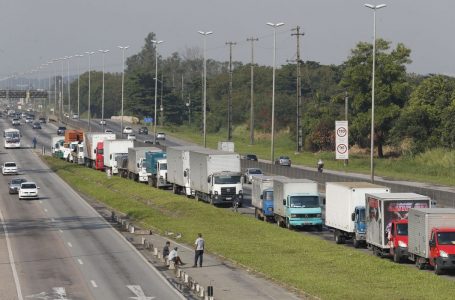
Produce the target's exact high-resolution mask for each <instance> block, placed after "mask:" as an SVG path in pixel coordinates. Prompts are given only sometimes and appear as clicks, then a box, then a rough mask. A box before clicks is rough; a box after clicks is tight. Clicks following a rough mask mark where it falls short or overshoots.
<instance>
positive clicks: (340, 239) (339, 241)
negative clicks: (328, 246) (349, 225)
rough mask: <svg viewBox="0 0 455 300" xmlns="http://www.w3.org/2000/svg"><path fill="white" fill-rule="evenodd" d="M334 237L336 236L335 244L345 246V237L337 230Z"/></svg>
mask: <svg viewBox="0 0 455 300" xmlns="http://www.w3.org/2000/svg"><path fill="white" fill-rule="evenodd" d="M333 235H334V239H335V243H337V244H343V243H344V238H343V235H341V234H340V232H339V231H338V230H335V232H334V233H333Z"/></svg>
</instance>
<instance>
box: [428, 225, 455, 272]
mask: <svg viewBox="0 0 455 300" xmlns="http://www.w3.org/2000/svg"><path fill="white" fill-rule="evenodd" d="M429 246H430V257H429V263H430V266H432V267H433V268H434V271H435V273H436V274H438V275H440V274H442V273H443V272H444V271H445V270H450V269H452V270H453V269H455V228H447V227H441V228H433V229H432V230H431V237H430V241H429Z"/></svg>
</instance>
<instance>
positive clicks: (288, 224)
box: [286, 218, 292, 229]
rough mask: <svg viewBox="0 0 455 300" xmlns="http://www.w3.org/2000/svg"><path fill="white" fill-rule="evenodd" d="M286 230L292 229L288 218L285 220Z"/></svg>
mask: <svg viewBox="0 0 455 300" xmlns="http://www.w3.org/2000/svg"><path fill="white" fill-rule="evenodd" d="M286 228H287V229H292V225H291V223H290V222H289V219H288V218H286Z"/></svg>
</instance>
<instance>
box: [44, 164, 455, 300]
mask: <svg viewBox="0 0 455 300" xmlns="http://www.w3.org/2000/svg"><path fill="white" fill-rule="evenodd" d="M45 161H46V162H47V163H48V165H50V166H51V168H52V169H53V170H54V171H55V172H57V174H58V175H60V176H61V177H62V178H63V179H64V180H66V181H67V182H68V183H69V184H70V185H71V186H73V187H74V188H75V189H76V190H78V191H80V192H82V193H83V194H85V195H87V196H89V197H92V198H95V199H97V200H99V201H102V202H104V203H105V204H106V205H108V206H109V207H111V208H114V209H115V210H118V211H121V212H123V213H126V214H128V215H129V216H131V217H132V218H134V219H135V220H137V221H138V222H140V223H141V224H142V226H144V227H147V228H153V229H155V230H158V231H160V232H163V231H165V230H170V231H172V232H181V233H182V235H183V237H182V240H183V241H184V242H187V243H192V242H193V239H194V237H195V236H196V234H197V233H198V232H202V233H203V234H204V237H205V239H206V242H207V249H208V251H210V252H212V253H216V254H218V255H221V256H223V257H226V258H228V259H230V260H232V261H235V262H237V263H239V264H241V265H244V266H246V267H248V268H250V269H252V270H255V271H257V272H260V273H262V274H264V275H265V276H267V277H269V278H272V279H274V280H276V281H278V282H281V283H285V284H286V285H290V286H293V287H295V288H297V289H299V290H301V291H305V292H306V293H308V294H310V295H313V296H317V297H321V298H323V299H366V298H369V299H436V298H438V299H453V295H454V294H455V284H454V282H453V281H449V280H446V279H443V278H438V277H437V276H436V275H434V274H433V273H429V272H424V271H418V270H417V269H414V268H409V267H408V266H403V265H399V264H395V263H393V262H391V261H390V260H387V259H379V258H376V257H372V256H370V255H368V254H366V253H363V252H361V251H358V250H355V249H352V248H349V247H345V246H340V245H336V244H335V243H332V242H328V241H324V240H322V239H320V238H318V237H314V236H311V235H306V234H301V233H298V232H294V231H290V230H287V229H283V228H278V227H277V226H276V225H273V224H267V223H264V222H260V221H257V220H255V219H253V218H250V217H246V216H242V215H239V214H237V213H233V212H231V211H230V210H226V209H218V208H215V207H212V206H210V205H208V204H205V203H198V202H195V201H194V200H189V199H186V198H185V197H183V196H177V195H173V194H172V193H169V192H167V191H161V190H157V189H154V188H151V187H150V186H147V185H144V184H139V183H135V182H133V181H129V180H126V179H122V178H118V177H113V178H110V179H108V178H107V177H106V175H105V174H104V173H101V172H97V171H94V170H91V169H87V168H84V167H81V166H77V165H73V164H68V163H66V162H64V161H61V160H58V159H55V158H49V157H46V158H45ZM147 203H149V204H148V205H147Z"/></svg>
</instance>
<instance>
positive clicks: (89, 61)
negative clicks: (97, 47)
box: [85, 51, 95, 132]
mask: <svg viewBox="0 0 455 300" xmlns="http://www.w3.org/2000/svg"><path fill="white" fill-rule="evenodd" d="M85 53H86V54H87V55H88V117H87V119H88V131H89V132H92V126H91V124H90V118H91V109H90V100H91V99H90V73H91V67H92V66H91V60H90V57H91V56H92V55H93V54H94V53H95V52H93V51H87V52H85Z"/></svg>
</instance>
